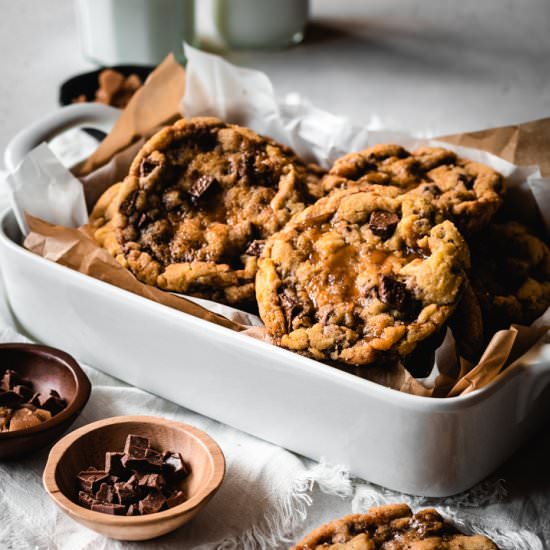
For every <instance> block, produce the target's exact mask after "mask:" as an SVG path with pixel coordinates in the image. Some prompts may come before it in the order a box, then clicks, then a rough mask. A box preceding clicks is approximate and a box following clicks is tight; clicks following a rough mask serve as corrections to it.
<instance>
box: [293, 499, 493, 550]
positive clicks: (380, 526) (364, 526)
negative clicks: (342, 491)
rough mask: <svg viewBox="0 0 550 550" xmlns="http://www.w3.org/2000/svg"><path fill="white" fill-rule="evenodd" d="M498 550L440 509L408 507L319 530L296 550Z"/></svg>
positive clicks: (390, 506)
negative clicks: (439, 510)
mask: <svg viewBox="0 0 550 550" xmlns="http://www.w3.org/2000/svg"><path fill="white" fill-rule="evenodd" d="M321 549H322V550H390V549H391V550H498V547H497V546H496V545H495V543H494V542H492V541H491V540H490V539H488V538H487V537H485V536H483V535H464V534H462V533H461V532H460V531H459V530H458V529H457V528H456V527H455V526H454V525H453V524H452V523H451V522H449V521H447V520H446V519H445V518H443V517H442V516H441V515H440V514H439V513H438V512H437V510H435V509H433V508H428V509H425V510H420V511H418V512H416V514H413V512H412V510H411V509H410V508H409V507H408V506H407V505H406V504H388V505H386V506H378V507H377V508H371V509H370V510H368V511H367V513H365V514H351V515H349V516H345V517H343V518H341V519H338V520H335V521H332V522H330V523H326V524H325V525H322V526H321V527H318V528H317V529H315V530H314V531H312V532H311V533H309V534H308V535H306V536H305V537H304V538H303V539H302V540H301V541H300V542H298V543H297V544H296V545H295V546H293V547H292V550H321Z"/></svg>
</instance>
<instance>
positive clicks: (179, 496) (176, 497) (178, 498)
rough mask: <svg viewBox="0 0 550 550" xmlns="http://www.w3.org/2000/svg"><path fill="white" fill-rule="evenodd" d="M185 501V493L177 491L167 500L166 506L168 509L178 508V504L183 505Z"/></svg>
mask: <svg viewBox="0 0 550 550" xmlns="http://www.w3.org/2000/svg"><path fill="white" fill-rule="evenodd" d="M184 501H185V494H184V492H183V491H179V490H177V489H176V490H175V491H173V492H172V493H171V494H170V496H169V497H168V498H167V499H166V505H167V506H168V508H173V507H174V506H177V505H178V504H181V503H182V502H184Z"/></svg>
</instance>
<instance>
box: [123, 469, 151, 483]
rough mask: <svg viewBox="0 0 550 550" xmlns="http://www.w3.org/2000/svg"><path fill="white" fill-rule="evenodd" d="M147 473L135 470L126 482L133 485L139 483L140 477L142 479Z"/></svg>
mask: <svg viewBox="0 0 550 550" xmlns="http://www.w3.org/2000/svg"><path fill="white" fill-rule="evenodd" d="M146 475H147V474H140V473H139V472H134V473H133V474H132V475H131V476H130V478H129V479H128V481H127V482H126V483H129V484H131V485H139V481H140V479H142V478H143V477H145V476H146Z"/></svg>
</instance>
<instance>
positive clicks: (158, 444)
mask: <svg viewBox="0 0 550 550" xmlns="http://www.w3.org/2000/svg"><path fill="white" fill-rule="evenodd" d="M128 434H135V435H140V436H142V437H148V438H149V439H150V441H151V446H152V447H154V448H155V449H157V450H159V451H176V452H180V453H181V454H182V456H183V458H184V460H185V461H186V463H187V465H188V466H189V475H188V476H187V477H186V478H185V479H183V480H182V481H181V483H180V485H179V488H180V489H182V490H183V491H184V492H185V494H186V495H187V500H185V501H184V502H182V503H181V504H178V505H177V506H174V507H173V508H169V509H168V510H164V511H162V512H158V513H155V514H148V515H144V516H113V515H109V514H103V513H101V512H96V511H92V510H88V509H87V508H84V507H83V506H81V505H80V504H78V502H77V496H78V489H77V479H76V476H77V474H78V473H79V472H80V471H82V470H85V469H86V468H88V467H90V466H93V467H95V468H102V467H103V465H104V463H105V453H106V452H107V451H120V450H122V449H123V448H124V442H125V441H126V436H127V435H128ZM224 475H225V458H224V456H223V453H222V451H221V449H220V448H219V446H218V445H217V443H216V442H215V441H214V440H213V439H212V438H211V437H209V436H208V435H207V434H205V433H204V432H203V431H201V430H199V429H197V428H194V427H193V426H189V425H187V424H181V423H180V422H174V421H172V420H166V419H164V418H158V417H154V416H118V417H115V418H106V419H105V420H99V421H97V422H93V423H91V424H88V425H86V426H83V427H82V428H79V429H78V430H75V431H74V432H71V433H70V434H68V435H66V436H65V437H64V438H63V439H61V440H60V441H58V442H57V444H56V445H54V447H53V448H52V450H51V451H50V455H49V457H48V462H47V464H46V468H45V470H44V476H43V481H44V487H45V489H46V491H47V492H48V494H49V495H50V497H51V498H52V499H53V501H54V502H55V503H56V504H57V506H59V508H61V510H63V511H64V512H65V513H66V514H67V515H69V516H70V517H71V518H72V519H74V520H75V521H77V522H79V523H81V524H82V525H85V526H86V527H88V528H90V529H92V530H94V531H96V532H98V533H101V534H102V535H105V536H106V537H110V538H113V539H118V540H148V539H152V538H156V537H159V536H161V535H164V534H166V533H169V532H170V531H173V530H174V529H177V528H178V527H180V526H181V525H183V524H184V523H186V522H187V521H189V520H190V519H191V518H193V517H194V516H195V515H196V514H197V513H198V512H199V511H200V510H201V509H202V508H203V507H204V506H205V505H206V503H207V502H208V501H209V500H210V499H211V498H212V497H213V496H214V494H215V493H216V491H217V490H218V488H219V487H220V485H221V483H222V481H223V478H224Z"/></svg>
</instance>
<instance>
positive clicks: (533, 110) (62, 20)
mask: <svg viewBox="0 0 550 550" xmlns="http://www.w3.org/2000/svg"><path fill="white" fill-rule="evenodd" d="M199 1H200V2H205V1H208V0H199ZM0 8H1V9H0V14H1V16H0V69H1V70H0V100H1V101H0V150H3V149H4V147H5V145H6V143H7V141H8V140H9V138H10V136H12V135H13V134H14V133H15V132H16V131H17V130H18V129H19V128H21V127H23V126H25V125H26V124H28V123H29V122H31V121H33V120H34V119H35V118H36V117H38V116H40V115H42V114H44V113H46V112H48V111H50V110H51V109H53V108H55V107H56V105H57V103H56V102H57V93H58V85H59V84H60V83H61V82H62V81H63V80H65V79H66V78H68V77H69V76H72V75H73V74H76V73H78V72H81V71H83V70H85V69H89V68H91V67H92V65H91V64H89V63H87V62H86V61H85V60H84V59H83V58H82V56H81V53H80V47H79V41H78V36H77V31H76V26H75V17H74V13H73V5H72V2H71V1H70V0H47V1H45V0H16V1H10V0H0ZM312 15H313V26H312V28H311V29H310V32H309V35H308V37H307V38H306V42H305V43H304V44H301V45H300V46H298V47H296V48H293V49H290V50H280V51H274V52H239V53H233V54H230V55H229V58H230V59H231V60H232V61H234V62H236V63H239V64H242V65H247V66H250V67H255V68H258V69H261V70H264V71H266V72H267V74H268V75H269V76H270V77H271V79H272V80H273V83H274V85H275V88H276V90H277V91H278V92H280V93H281V94H283V93H287V92H290V91H298V92H300V93H301V94H303V95H304V96H306V97H309V98H310V99H311V101H313V102H314V103H315V104H317V105H318V106H320V107H323V108H325V109H327V110H330V111H332V112H334V113H337V114H343V115H347V116H349V117H351V118H352V119H353V120H354V121H355V122H356V123H361V122H365V121H367V120H368V118H369V116H370V115H371V114H372V113H378V114H379V115H380V116H381V119H382V122H383V123H384V124H385V125H387V126H389V127H391V128H393V129H402V130H410V131H415V132H433V133H434V134H443V133H454V132H458V131H463V130H474V129H479V128H484V127H488V126H495V125H502V124H508V123H512V122H521V121H525V120H529V119H534V118H540V117H544V116H550V2H549V1H548V0H461V1H460V2H458V1H456V0H313V2H312Z"/></svg>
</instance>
